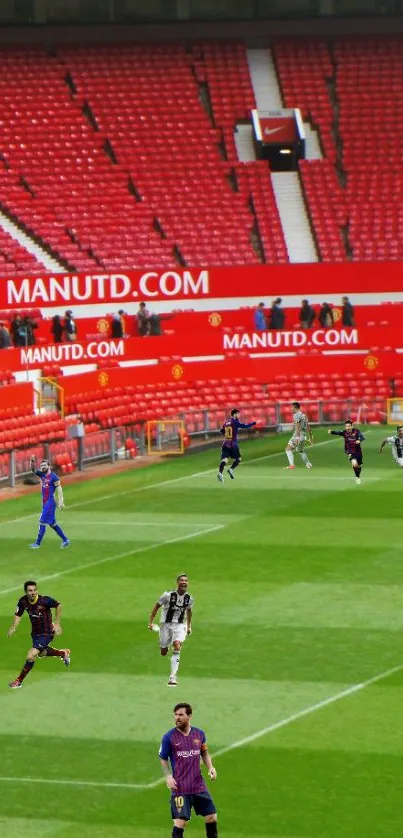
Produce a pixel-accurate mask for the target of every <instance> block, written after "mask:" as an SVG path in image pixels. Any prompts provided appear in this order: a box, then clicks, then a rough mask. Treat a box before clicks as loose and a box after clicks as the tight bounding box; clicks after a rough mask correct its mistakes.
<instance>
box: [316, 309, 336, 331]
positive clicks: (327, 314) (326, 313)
mask: <svg viewBox="0 0 403 838" xmlns="http://www.w3.org/2000/svg"><path fill="white" fill-rule="evenodd" d="M318 320H319V323H320V325H321V326H322V328H323V329H330V328H331V327H332V326H333V325H334V317H333V312H332V309H331V308H330V305H329V303H322V308H321V310H320V312H319V315H318Z"/></svg>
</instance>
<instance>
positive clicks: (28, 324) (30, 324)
mask: <svg viewBox="0 0 403 838" xmlns="http://www.w3.org/2000/svg"><path fill="white" fill-rule="evenodd" d="M24 326H25V329H26V330H27V346H35V344H36V338H35V329H37V328H38V324H37V323H35V320H34V319H33V318H32V317H24Z"/></svg>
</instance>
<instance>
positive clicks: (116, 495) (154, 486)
mask: <svg viewBox="0 0 403 838" xmlns="http://www.w3.org/2000/svg"><path fill="white" fill-rule="evenodd" d="M331 442H335V440H334V439H326V440H324V441H322V442H314V444H313V445H311V446H310V447H311V448H319V446H320V445H329V443H331ZM282 454H284V451H276V452H275V453H274V454H264V455H263V456H262V457H254V458H252V459H251V460H248V461H247V462H248V465H251V464H253V463H259V462H261V461H262V460H271V459H273V457H280V456H281V455H282ZM216 471H217V469H216V468H208V469H204V471H196V472H195V473H194V474H184V475H182V477H172V478H171V479H170V480H162V481H160V482H159V483H148V484H147V486H135V487H134V489H125V490H124V491H123V492H114V493H112V494H109V495H101V496H100V497H97V498H91V499H90V500H82V501H79V502H77V503H72V504H71V505H68V507H67V508H68V509H74V508H76V507H80V508H81V507H82V506H88V505H90V504H97V503H99V502H100V501H104V500H112V498H121V497H126V496H127V495H134V494H136V493H137V492H145V491H147V490H148V489H160V488H161V487H164V486H170V485H171V484H172V483H180V482H181V481H183V480H191V479H192V478H194V477H200V476H201V475H204V474H214V473H215V472H216ZM67 485H68V484H67ZM38 514H39V513H38V512H32V513H30V514H29V515H22V516H21V517H20V518H9V519H8V520H5V521H0V527H1V526H3V525H4V524H18V523H19V522H20V521H27V520H29V519H30V518H37V517H38Z"/></svg>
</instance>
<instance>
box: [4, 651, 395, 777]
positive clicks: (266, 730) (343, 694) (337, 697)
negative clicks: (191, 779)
mask: <svg viewBox="0 0 403 838" xmlns="http://www.w3.org/2000/svg"><path fill="white" fill-rule="evenodd" d="M402 669H403V663H400V664H398V665H397V666H393V667H391V669H386V670H385V671H384V672H380V673H379V674H378V675H374V676H373V677H372V678H368V679H367V680H366V681H361V682H360V683H359V684H353V685H352V686H351V687H346V689H344V690H341V691H340V692H338V693H335V694H334V695H330V696H329V697H328V698H324V699H322V701H318V702H316V704H310V705H309V707H304V708H303V709H302V710H299V711H298V712H297V713H293V714H292V715H291V716H287V717H286V718H285V719H280V720H279V721H278V722H274V723H273V724H271V725H268V726H267V727H263V728H261V730H257V731H256V733H252V734H250V736H245V737H244V738H243V739H239V740H238V741H237V742H233V743H232V744H231V745H227V746H226V747H225V748H221V749H220V750H219V751H216V752H215V753H214V754H213V757H214V759H216V758H217V757H220V756H224V754H228V753H229V752H230V751H234V750H236V749H237V748H243V747H244V746H245V745H250V743H251V742H255V741H256V740H257V739H261V738H262V737H263V736H267V735H268V734H270V733H274V731H276V730H280V729H281V728H282V727H287V725H290V724H292V723H293V722H296V721H298V720H299V719H303V718H304V717H305V716H310V715H312V714H313V713H316V711H317V710H322V709H323V708H324V707H329V706H330V705H331V704H335V703H336V702H337V701H341V700H342V699H343V698H348V697H349V696H350V695H354V694H355V693H358V692H361V691H362V690H365V689H366V688H367V687H370V686H372V684H376V683H377V682H378V681H382V680H384V679H385V678H388V677H389V676H390V675H394V673H395V672H400V671H401V670H402ZM2 782H3V783H42V784H47V785H66V786H91V787H95V788H114V789H131V790H137V791H145V790H147V789H155V788H157V787H158V786H161V785H163V783H165V777H159V778H158V780H153V782H151V783H113V782H97V781H96V780H62V779H47V778H46V779H45V778H40V777H33V778H31V777H2V776H0V783H2Z"/></svg>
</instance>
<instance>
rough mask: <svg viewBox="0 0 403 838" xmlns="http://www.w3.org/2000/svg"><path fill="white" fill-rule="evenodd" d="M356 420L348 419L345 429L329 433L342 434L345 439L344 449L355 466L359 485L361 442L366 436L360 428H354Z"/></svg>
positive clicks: (356, 480)
mask: <svg viewBox="0 0 403 838" xmlns="http://www.w3.org/2000/svg"><path fill="white" fill-rule="evenodd" d="M353 424H354V422H352V421H351V419H346V421H345V423H344V431H331V430H330V429H329V430H328V434H333V436H342V437H343V439H344V450H345V452H346V454H347V457H348V459H349V460H350V463H351V465H352V467H353V471H354V474H355V482H356V484H357V486H360V485H361V469H362V450H361V443H362V442H363V441H364V439H365V436H364V435H363V434H362V433H361V431H360V430H359V429H358V428H353Z"/></svg>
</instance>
